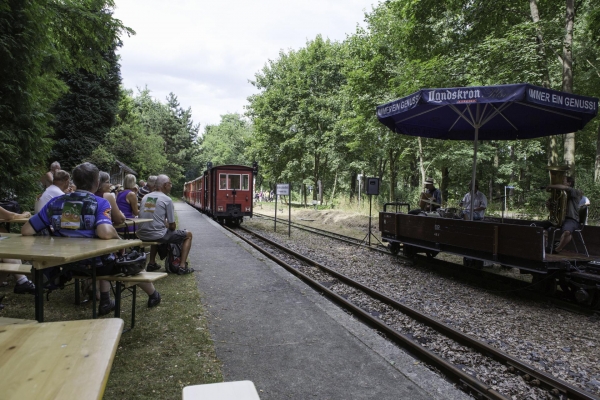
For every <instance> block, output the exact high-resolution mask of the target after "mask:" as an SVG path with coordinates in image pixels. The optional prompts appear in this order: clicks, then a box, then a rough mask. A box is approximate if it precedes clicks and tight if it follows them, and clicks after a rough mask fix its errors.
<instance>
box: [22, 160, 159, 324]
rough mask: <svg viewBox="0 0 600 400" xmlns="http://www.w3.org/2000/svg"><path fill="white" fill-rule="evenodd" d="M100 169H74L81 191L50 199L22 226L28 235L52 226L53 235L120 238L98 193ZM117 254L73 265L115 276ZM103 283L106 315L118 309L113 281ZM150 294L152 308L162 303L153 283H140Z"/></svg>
mask: <svg viewBox="0 0 600 400" xmlns="http://www.w3.org/2000/svg"><path fill="white" fill-rule="evenodd" d="M99 177H100V171H99V170H98V168H97V167H96V166H95V165H94V164H90V163H83V164H80V165H78V166H77V167H75V169H74V170H73V181H74V182H75V185H76V186H77V190H76V191H75V192H73V193H68V194H64V195H62V196H59V197H55V198H53V199H52V200H50V201H49V202H48V203H47V204H46V205H45V206H44V207H42V209H41V210H40V212H39V213H37V214H36V215H34V216H33V217H31V218H30V219H29V221H28V222H27V223H25V225H23V227H22V228H21V234H23V235H24V236H33V235H35V234H36V233H38V232H41V231H42V230H44V229H48V231H49V232H50V234H51V235H52V236H61V237H70V238H94V237H97V238H100V239H104V240H107V239H119V235H118V234H117V231H116V230H115V228H114V227H113V225H112V220H111V218H110V215H111V214H110V211H111V210H110V204H109V202H108V201H107V200H105V199H104V198H102V197H99V196H96V195H94V193H95V192H96V191H97V190H98V185H99ZM111 261H114V255H113V254H110V255H108V256H103V257H96V258H93V259H88V260H83V261H79V262H77V263H74V264H73V265H71V267H72V268H73V269H76V270H77V271H78V272H83V273H86V271H88V270H89V269H90V268H96V273H97V274H98V275H111V274H113V273H116V272H117V271H113V265H114V262H111ZM98 284H99V286H100V304H99V306H98V314H99V315H105V314H108V313H109V312H111V311H112V310H114V308H115V302H114V301H113V300H111V298H110V283H109V282H108V281H102V280H101V281H98ZM140 287H141V288H142V289H143V290H144V291H145V292H146V293H147V294H148V296H149V299H148V307H154V306H157V305H158V304H159V303H160V300H161V298H160V293H158V291H156V290H155V289H154V286H153V285H152V284H144V285H140Z"/></svg>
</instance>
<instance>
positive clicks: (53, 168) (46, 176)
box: [40, 161, 60, 189]
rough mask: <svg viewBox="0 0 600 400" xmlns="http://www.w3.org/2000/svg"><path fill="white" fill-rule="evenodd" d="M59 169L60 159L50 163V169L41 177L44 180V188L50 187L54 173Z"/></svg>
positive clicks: (41, 180)
mask: <svg viewBox="0 0 600 400" xmlns="http://www.w3.org/2000/svg"><path fill="white" fill-rule="evenodd" d="M59 169H60V163H59V162H58V161H54V162H53V163H52V164H50V171H48V172H46V173H45V174H44V175H43V176H42V177H41V178H40V182H42V185H43V186H44V189H46V188H47V187H49V186H50V185H52V182H53V181H54V174H55V173H56V171H58V170H59Z"/></svg>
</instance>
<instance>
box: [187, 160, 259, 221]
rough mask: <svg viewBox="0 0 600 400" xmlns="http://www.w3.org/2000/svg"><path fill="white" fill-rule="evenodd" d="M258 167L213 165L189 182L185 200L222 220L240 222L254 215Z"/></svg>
mask: <svg viewBox="0 0 600 400" xmlns="http://www.w3.org/2000/svg"><path fill="white" fill-rule="evenodd" d="M255 171H256V170H255V168H253V167H247V166H243V165H221V166H218V167H210V168H209V169H207V170H206V171H204V173H203V174H202V176H200V177H198V178H196V179H194V180H192V181H189V182H186V183H185V186H184V198H185V201H186V202H187V203H188V204H190V205H191V206H193V207H195V208H197V209H198V210H200V211H201V212H203V213H205V214H207V215H209V216H211V217H212V218H214V219H215V220H217V221H219V222H220V223H226V224H228V225H239V224H240V223H241V222H242V221H243V219H244V217H250V218H251V217H252V211H253V199H252V197H253V193H254V187H253V179H252V178H253V174H254V172H255Z"/></svg>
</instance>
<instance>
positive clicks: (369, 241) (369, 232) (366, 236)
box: [360, 195, 384, 246]
mask: <svg viewBox="0 0 600 400" xmlns="http://www.w3.org/2000/svg"><path fill="white" fill-rule="evenodd" d="M372 197H373V196H372V195H369V231H368V232H367V234H366V235H365V237H364V239H363V240H362V241H361V242H360V244H364V243H365V242H367V238H368V239H369V240H368V244H369V246H371V236H373V237H374V238H375V240H377V241H378V242H379V244H380V245H382V246H383V245H384V244H383V243H381V241H380V240H379V239H377V236H375V235H374V234H373V233H372V232H371V198H372Z"/></svg>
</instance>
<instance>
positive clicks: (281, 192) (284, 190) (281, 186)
mask: <svg viewBox="0 0 600 400" xmlns="http://www.w3.org/2000/svg"><path fill="white" fill-rule="evenodd" d="M289 195H290V184H289V183H278V184H277V188H276V192H275V225H274V226H273V230H274V231H275V232H277V199H278V198H279V196H288V237H289V236H291V230H292V201H291V199H290V198H289Z"/></svg>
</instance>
